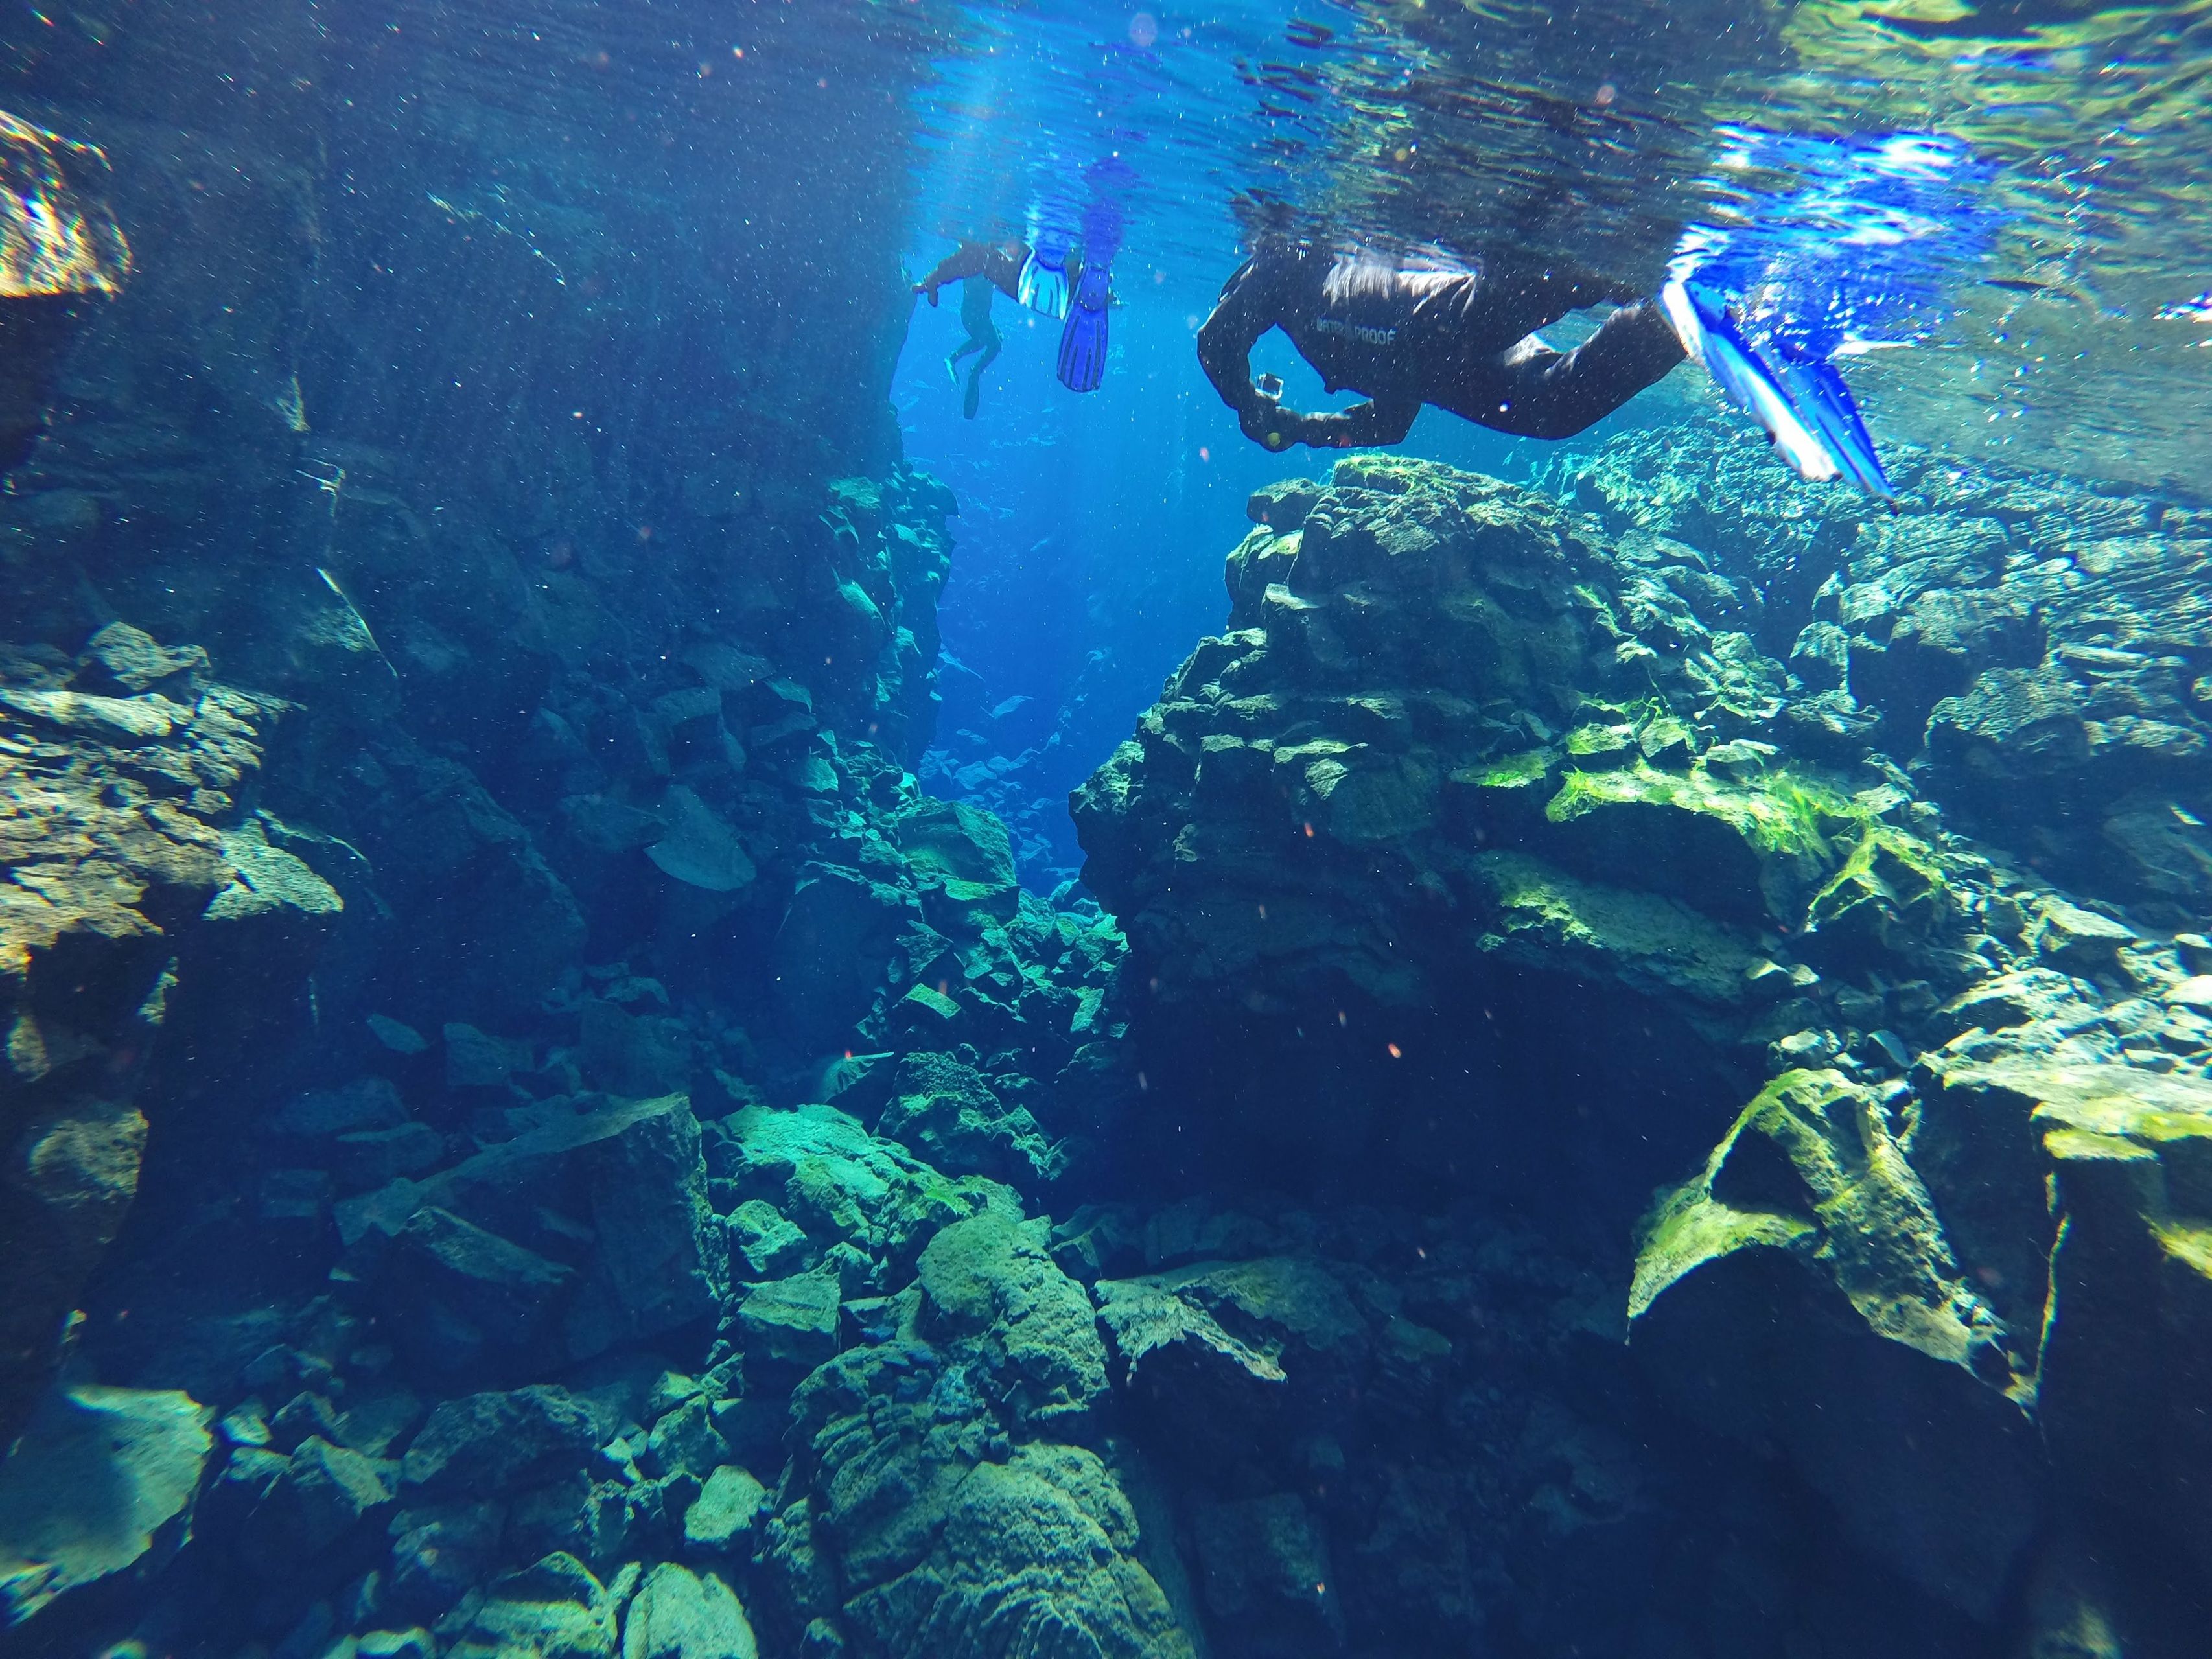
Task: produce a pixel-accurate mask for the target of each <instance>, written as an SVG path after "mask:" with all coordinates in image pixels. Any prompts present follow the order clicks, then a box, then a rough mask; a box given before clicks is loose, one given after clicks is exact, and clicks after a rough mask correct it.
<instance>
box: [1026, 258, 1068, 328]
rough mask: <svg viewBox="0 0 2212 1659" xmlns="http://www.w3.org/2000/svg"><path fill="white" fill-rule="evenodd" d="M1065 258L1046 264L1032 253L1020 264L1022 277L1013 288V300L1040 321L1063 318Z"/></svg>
mask: <svg viewBox="0 0 2212 1659" xmlns="http://www.w3.org/2000/svg"><path fill="white" fill-rule="evenodd" d="M1066 258H1067V256H1066V254H1065V253H1062V254H1061V255H1060V259H1059V262H1058V263H1055V264H1048V263H1047V262H1046V261H1045V260H1044V259H1042V258H1039V257H1038V256H1037V255H1036V253H1034V252H1032V253H1031V254H1030V257H1029V258H1026V259H1024V260H1023V261H1022V274H1021V276H1020V278H1019V279H1018V281H1017V282H1016V283H1015V284H1014V297H1015V298H1017V299H1018V300H1019V301H1021V302H1022V303H1023V304H1024V305H1025V306H1027V307H1029V308H1030V310H1031V311H1034V312H1036V313H1038V314H1039V315H1040V316H1044V317H1054V318H1059V317H1065V316H1066V315H1067V264H1066Z"/></svg>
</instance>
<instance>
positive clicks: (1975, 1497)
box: [1629, 1071, 2041, 1620]
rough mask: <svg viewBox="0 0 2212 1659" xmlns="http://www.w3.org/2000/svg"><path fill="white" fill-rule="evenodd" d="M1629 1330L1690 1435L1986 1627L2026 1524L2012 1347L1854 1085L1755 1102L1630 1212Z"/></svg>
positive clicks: (2033, 1483) (1781, 1092) (1878, 1105)
mask: <svg viewBox="0 0 2212 1659" xmlns="http://www.w3.org/2000/svg"><path fill="white" fill-rule="evenodd" d="M1629 1314H1630V1318H1631V1321H1632V1336H1631V1340H1632V1344H1633V1346H1634V1347H1635V1349H1636V1351H1637V1352H1638V1356H1639V1358H1642V1359H1644V1362H1645V1363H1646V1364H1648V1365H1650V1367H1651V1368H1652V1370H1654V1372H1655V1374H1656V1375H1657V1376H1659V1377H1660V1378H1661V1379H1662V1382H1663V1383H1665V1385H1666V1386H1667V1387H1668V1389H1670V1390H1671V1391H1672V1392H1673V1393H1674V1395H1675V1397H1676V1398H1678V1399H1679V1400H1680V1401H1682V1402H1683V1403H1684V1404H1685V1405H1686V1407H1687V1408H1688V1409H1690V1410H1691V1411H1692V1412H1693V1413H1695V1414H1696V1415H1697V1416H1698V1417H1699V1419H1701V1420H1703V1421H1705V1422H1706V1423H1707V1424H1709V1425H1711V1427H1712V1428H1713V1429H1714V1430H1715V1431H1717V1432H1721V1433H1724V1434H1730V1435H1735V1436H1738V1437H1745V1438H1748V1439H1750V1440H1752V1441H1753V1442H1754V1443H1760V1444H1765V1445H1771V1446H1774V1447H1776V1448H1777V1449H1780V1450H1781V1451H1782V1452H1783V1453H1784V1455H1786V1456H1788V1457H1789V1458H1790V1462H1792V1464H1793V1465H1794V1466H1795V1467H1796V1468H1797V1469H1798V1471H1799V1473H1800V1474H1802V1476H1803V1477H1804V1479H1805V1480H1807V1482H1808V1484H1809V1485H1811V1486H1814V1488H1815V1489H1816V1490H1818V1491H1820V1492H1822V1493H1823V1494H1824V1495H1825V1496H1826V1497H1827V1498H1829V1499H1830V1500H1831V1501H1832V1503H1834V1504H1835V1505H1836V1507H1837V1510H1838V1512H1839V1514H1840V1515H1841V1516H1842V1517H1843V1519H1844V1524H1845V1526H1846V1528H1848V1529H1849V1531H1850V1534H1851V1535H1852V1537H1853V1539H1854V1540H1855V1541H1857V1544H1858V1545H1859V1547H1861V1548H1862V1549H1863V1550H1865V1551H1866V1552H1867V1553H1869V1554H1872V1555H1875V1556H1876V1557H1878V1558H1880V1559H1884V1560H1886V1561H1887V1562H1888V1563H1890V1564H1891V1565H1892V1566H1893V1567H1894V1568H1895V1570H1896V1571H1899V1573H1901V1574H1902V1575H1903V1576H1904V1577H1906V1578H1908V1579H1910V1580H1911V1581H1912V1582H1913V1583H1917V1584H1918V1585H1920V1586H1921V1587H1922V1588H1923V1589H1925V1590H1927V1591H1928V1592H1929V1594H1931V1595H1936V1596H1937V1597H1938V1598H1940V1599H1942V1600H1943V1601H1948V1602H1950V1603H1951V1604H1952V1605H1954V1606H1955V1607H1960V1608H1961V1609H1962V1610H1964V1611H1966V1612H1967V1613H1970V1614H1972V1616H1973V1617H1975V1618H1977V1619H1979V1620H1990V1619H1993V1618H1994V1617H1995V1616H1996V1613H1997V1610H1998V1608H1999V1607H2000V1605H2001V1603H2002V1599H2003V1597H2004V1595H2005V1591H2006V1585H2007V1582H2008V1577H2009V1575H2010V1574H2011V1572H2012V1571H2013V1569H2014V1565H2015V1561H2016V1560H2017V1559H2018V1558H2019V1556H2020V1554H2021V1551H2022V1550H2023V1549H2024V1548H2025V1547H2027V1543H2028V1541H2030V1539H2031V1538H2032V1537H2033V1535H2034V1534H2035V1532H2036V1530H2037V1528H2038V1527H2039V1524H2040V1521H2041V1504H2040V1500H2039V1491H2038V1486H2039V1481H2038V1477H2037V1473H2036V1461H2037V1460H2036V1456H2035V1451H2034V1446H2033V1431H2032V1429H2031V1427H2030V1425H2029V1421H2028V1419H2027V1414H2026V1413H2025V1411H2024V1410H2023V1409H2022V1406H2023V1405H2024V1404H2025V1402H2026V1401H2027V1400H2028V1399H2030V1398H2032V1396H2033V1372H2034V1363H2035V1356H2034V1349H2033V1334H2030V1333H2021V1334H2014V1333H2011V1332H2009V1331H2008V1329H2007V1328H2006V1327H2005V1325H2004V1322H2003V1321H2002V1318H2001V1317H2000V1316H1998V1314H1997V1312H1996V1310H1995V1309H1994V1308H1992V1307H1991V1306H1990V1304H1988V1303H1987V1302H1986V1301H1985V1300H1984V1298H1983V1297H1981V1296H1979V1295H1978V1294H1977V1292H1976V1291H1974V1290H1973V1289H1972V1287H1971V1286H1970V1285H1969V1284H1968V1283H1967V1282H1966V1279H1965V1275H1964V1274H1963V1273H1962V1272H1961V1270H1960V1267H1959V1265H1958V1261H1957V1258H1956V1256H1955V1254H1954V1251H1953V1249H1952V1248H1951V1245H1950V1243H1949V1240H1948V1237H1946V1236H1945V1233H1944V1231H1943V1227H1942V1223H1941V1221H1940V1220H1939V1219H1938V1218H1937V1216H1936V1210H1935V1207H1934V1206H1933V1204H1932V1202H1931V1201H1930V1200H1929V1195H1928V1193H1927V1189H1926V1188H1925V1187H1924V1186H1923V1183H1922V1182H1921V1180H1920V1178H1919V1176H1917V1174H1916V1173H1915V1171H1914V1170H1913V1169H1912V1166H1911V1164H1910V1163H1909V1162H1908V1161H1907V1158H1906V1156H1905V1150H1904V1147H1903V1146H1901V1145H1900V1143H1899V1139H1898V1136H1897V1133H1896V1131H1895V1129H1894V1128H1893V1127H1892V1125H1891V1122H1890V1120H1889V1117H1888V1115H1887V1112H1886V1110H1885V1109H1884V1103H1883V1102H1882V1100H1881V1097H1880V1096H1878V1095H1877V1094H1876V1093H1875V1091H1871V1090H1869V1089H1865V1088H1863V1087H1860V1086H1858V1085H1853V1084H1851V1083H1850V1082H1849V1081H1848V1080H1847V1079H1844V1077H1843V1076H1841V1075H1840V1074H1839V1073H1835V1072H1832V1071H1824V1072H1810V1071H1797V1072H1790V1073H1784V1075H1783V1076H1781V1077H1779V1078H1778V1079H1775V1080H1774V1082H1772V1083H1771V1084H1770V1085H1768V1086H1767V1087H1766V1088H1765V1090H1764V1091H1761V1092H1760V1094H1759V1097H1758V1098H1757V1099H1755V1100H1753V1102H1752V1103H1751V1104H1750V1105H1748V1106H1747V1107H1746V1108H1745V1109H1744V1111H1743V1113H1742V1115H1741V1116H1740V1117H1739V1118H1738V1119H1737V1121H1736V1124H1735V1127H1734V1128H1732V1129H1731V1130H1730V1131H1729V1134H1728V1136H1727V1138H1726V1139H1723V1141H1722V1143H1721V1145H1720V1146H1719V1147H1718V1148H1717V1150H1716V1151H1715V1152H1714V1153H1713V1155H1712V1157H1711V1159H1710V1160H1709V1161H1708V1163H1707V1165H1706V1168H1705V1173H1704V1174H1703V1175H1701V1176H1699V1177H1697V1178H1696V1179H1694V1180H1692V1181H1691V1182H1687V1183H1686V1184H1685V1185H1684V1186H1682V1187H1680V1188H1676V1189H1675V1190H1674V1192H1672V1193H1670V1194H1667V1195H1666V1196H1665V1197H1664V1198H1662V1200H1661V1201H1660V1203H1659V1205H1658V1206H1657V1207H1656V1209H1655V1210H1654V1212H1652V1214H1651V1216H1650V1218H1648V1220H1647V1222H1646V1225H1645V1229H1644V1237H1643V1241H1642V1246H1641V1249H1640V1251H1639V1254H1638V1259H1637V1268H1636V1279H1635V1284H1634V1286H1633V1288H1632V1291H1631V1293H1630V1299H1629ZM2016 1402H2017V1403H2016ZM1908 1423H1909V1424H1911V1425H1913V1426H1912V1429H1911V1432H1909V1433H1906V1432H1900V1425H1904V1424H1908Z"/></svg>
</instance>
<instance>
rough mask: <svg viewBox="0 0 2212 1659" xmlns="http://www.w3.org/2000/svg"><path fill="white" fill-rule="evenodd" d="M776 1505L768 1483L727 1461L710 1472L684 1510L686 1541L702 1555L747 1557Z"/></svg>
mask: <svg viewBox="0 0 2212 1659" xmlns="http://www.w3.org/2000/svg"><path fill="white" fill-rule="evenodd" d="M772 1507H773V1505H772V1504H771V1503H770V1500H769V1492H768V1488H767V1487H765V1486H762V1485H761V1483H760V1482H759V1481H757V1480H755V1479H753V1477H752V1475H751V1474H750V1473H748V1472H747V1471H746V1470H744V1469H741V1468H738V1467H737V1466H736V1465H735V1464H733V1463H725V1464H723V1465H721V1466H720V1468H716V1469H714V1471H713V1472H712V1473H711V1474H708V1476H707V1480H706V1484H705V1485H704V1486H702V1488H701V1489H700V1492H699V1495H698V1497H696V1498H693V1499H692V1500H691V1507H690V1509H688V1510H684V1543H685V1544H686V1545H688V1546H690V1547H691V1548H692V1549H694V1550H696V1551H697V1552H698V1553H701V1554H702V1555H706V1556H721V1555H734V1556H738V1557H744V1556H745V1555H747V1554H749V1553H750V1545H751V1543H752V1541H753V1538H754V1536H755V1534H757V1532H758V1531H759V1529H760V1525H761V1522H763V1521H764V1520H766V1519H767V1517H768V1515H769V1510H771V1508H772Z"/></svg>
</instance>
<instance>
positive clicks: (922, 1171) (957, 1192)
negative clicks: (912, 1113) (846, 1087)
mask: <svg viewBox="0 0 2212 1659" xmlns="http://www.w3.org/2000/svg"><path fill="white" fill-rule="evenodd" d="M715 1127H716V1129H717V1131H718V1133H717V1135H716V1137H715V1138H714V1139H713V1140H712V1141H710V1143H709V1157H710V1159H711V1160H712V1167H713V1168H714V1170H715V1172H716V1173H717V1174H719V1175H722V1176H725V1178H727V1179H729V1180H731V1181H732V1182H734V1183H735V1186H736V1188H737V1190H738V1193H739V1194H742V1195H743V1196H744V1197H746V1198H755V1197H757V1198H759V1199H761V1200H763V1201H764V1202H767V1203H769V1204H772V1205H773V1206H775V1208H776V1209H777V1210H778V1211H780V1212H781V1213H782V1214H783V1215H784V1216H786V1217H787V1218H789V1219H790V1220H791V1221H792V1222H793V1223H794V1224H795V1225H798V1226H799V1227H800V1228H802V1229H804V1230H805V1232H806V1234H807V1236H808V1237H811V1238H812V1239H813V1240H815V1241H816V1242H817V1243H818V1244H819V1245H821V1246H823V1247H824V1248H829V1247H832V1246H835V1245H836V1244H839V1243H850V1244H853V1245H854V1246H856V1247H857V1248H858V1249H860V1250H861V1251H862V1252H863V1253H864V1254H866V1255H868V1256H871V1257H874V1258H878V1259H881V1260H884V1261H886V1262H887V1263H889V1264H890V1266H891V1267H894V1268H895V1269H897V1270H899V1271H900V1272H902V1273H903V1272H904V1271H906V1270H908V1269H910V1268H911V1267H913V1265H914V1261H915V1256H916V1255H918V1254H919V1253H920V1252H921V1249H922V1247H923V1245H924V1244H926V1243H928V1241H929V1238H930V1237H931V1235H933V1233H935V1232H936V1231H938V1230H939V1228H941V1227H944V1226H945V1225H948V1224H949V1223H951V1222H954V1221H957V1220H960V1219H961V1218H963V1217H965V1216H968V1215H970V1214H973V1213H974V1212H975V1211H976V1210H978V1209H980V1208H981V1207H982V1206H983V1204H984V1202H985V1201H986V1199H987V1194H988V1193H989V1192H991V1191H992V1190H994V1188H993V1187H992V1184H991V1183H989V1182H982V1181H978V1180H975V1178H973V1177H970V1178H969V1179H967V1180H964V1181H949V1180H947V1179H946V1178H945V1176H941V1175H939V1173H938V1172H937V1171H936V1170H933V1169H931V1168H929V1166H928V1165H927V1164H923V1163H921V1161H920V1160H919V1159H917V1158H915V1157H914V1156H913V1154H911V1153H910V1152H907V1150H906V1149H905V1148H904V1147H902V1146H899V1145H898V1144H897V1143H896V1142H895V1141H887V1140H878V1139H876V1138H875V1137H874V1136H872V1135H871V1134H870V1133H868V1132H867V1131H866V1129H864V1128H862V1127H860V1124H859V1123H858V1122H857V1121H855V1120H854V1119H853V1118H851V1117H848V1116H847V1115H845V1114H844V1113H842V1112H841V1111H838V1110H837V1109H836V1108H835V1107H830V1106H819V1105H809V1106H801V1107H799V1108H797V1109H795V1110H792V1111H779V1110H776V1109H773V1108H769V1107H764V1106H753V1107H747V1108H746V1109H744V1110H743V1111H740V1112H738V1113H736V1114H734V1115H732V1116H730V1117H727V1118H725V1119H722V1120H721V1121H720V1123H718V1124H717V1125H716V1126H715Z"/></svg>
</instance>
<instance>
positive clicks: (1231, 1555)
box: [1192, 1492, 1344, 1659]
mask: <svg viewBox="0 0 2212 1659" xmlns="http://www.w3.org/2000/svg"><path fill="white" fill-rule="evenodd" d="M1192 1529H1193V1531H1194V1533H1195V1534H1196V1535H1197V1545H1198V1565H1199V1573H1200V1582H1201V1583H1203V1584H1204V1586H1205V1594H1206V1609H1207V1611H1208V1612H1210V1613H1212V1614H1213V1616H1214V1618H1215V1620H1217V1621H1218V1624H1217V1628H1218V1629H1221V1630H1223V1631H1224V1632H1225V1633H1226V1639H1225V1641H1224V1643H1223V1645H1224V1647H1225V1649H1226V1650H1228V1651H1230V1652H1231V1653H1236V1654H1249V1655H1251V1656H1253V1659H1289V1656H1291V1655H1293V1654H1309V1653H1330V1652H1334V1651H1335V1650H1337V1649H1339V1648H1340V1647H1341V1646H1342V1645H1343V1644H1344V1614H1343V1612H1342V1610H1341V1608H1340V1606H1339V1605H1338V1601H1337V1597H1336V1596H1335V1595H1334V1594H1333V1593H1332V1592H1331V1590H1330V1589H1329V1585H1330V1583H1331V1581H1332V1580H1334V1577H1335V1576H1336V1575H1335V1573H1334V1571H1332V1570H1331V1568H1330V1565H1329V1558H1328V1542H1327V1541H1326V1540H1325V1539H1324V1538H1323V1537H1322V1532H1321V1528H1319V1527H1317V1526H1316V1525H1315V1523H1314V1519H1313V1516H1312V1515H1311V1514H1310V1512H1309V1511H1308V1510H1307V1509H1306V1506H1305V1504H1304V1502H1303V1501H1302V1500H1301V1499H1300V1498H1298V1497H1297V1494H1296V1493H1294V1492H1279V1493H1275V1494H1273V1495H1272V1496H1269V1497H1265V1498H1243V1499H1241V1500H1239V1501H1237V1502H1235V1503H1229V1504H1206V1505H1205V1506H1204V1507H1202V1508H1200V1510H1198V1511H1197V1513H1196V1514H1195V1516H1194V1517H1193V1522H1192Z"/></svg>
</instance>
